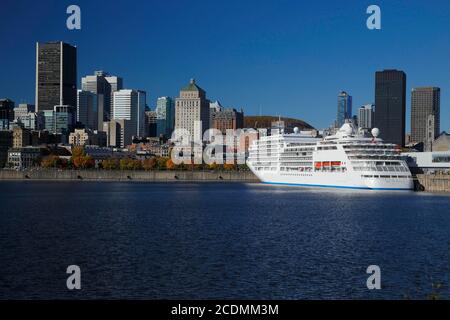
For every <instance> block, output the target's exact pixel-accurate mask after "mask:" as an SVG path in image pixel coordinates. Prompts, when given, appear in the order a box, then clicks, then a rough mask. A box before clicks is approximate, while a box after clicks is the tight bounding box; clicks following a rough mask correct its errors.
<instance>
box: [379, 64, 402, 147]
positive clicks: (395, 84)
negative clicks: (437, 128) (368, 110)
mask: <svg viewBox="0 0 450 320" xmlns="http://www.w3.org/2000/svg"><path fill="white" fill-rule="evenodd" d="M405 98H406V74H405V73H404V72H403V71H399V70H383V71H377V72H376V73H375V106H376V110H375V117H374V120H375V121H374V126H375V127H377V128H378V129H380V137H381V138H382V139H383V140H384V141H385V142H390V143H395V144H398V145H400V146H404V145H405V112H406V101H405Z"/></svg>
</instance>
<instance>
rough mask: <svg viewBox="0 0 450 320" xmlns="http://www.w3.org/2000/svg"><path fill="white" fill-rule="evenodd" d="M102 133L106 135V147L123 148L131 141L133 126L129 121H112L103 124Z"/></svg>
mask: <svg viewBox="0 0 450 320" xmlns="http://www.w3.org/2000/svg"><path fill="white" fill-rule="evenodd" d="M103 131H104V132H105V133H106V145H107V146H108V147H116V148H125V147H126V146H128V145H130V144H131V143H132V141H133V134H134V132H135V126H134V125H133V124H132V123H131V121H130V120H125V119H121V120H116V119H112V120H111V121H108V122H104V123H103Z"/></svg>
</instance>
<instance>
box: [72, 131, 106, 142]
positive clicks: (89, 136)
mask: <svg viewBox="0 0 450 320" xmlns="http://www.w3.org/2000/svg"><path fill="white" fill-rule="evenodd" d="M106 143H107V137H106V132H103V131H98V130H91V129H86V128H84V129H75V130H74V132H72V133H70V135H69V144H71V145H73V146H85V145H96V146H99V147H105V146H106Z"/></svg>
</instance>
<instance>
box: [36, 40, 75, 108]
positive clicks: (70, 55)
mask: <svg viewBox="0 0 450 320" xmlns="http://www.w3.org/2000/svg"><path fill="white" fill-rule="evenodd" d="M76 103H77V49H76V47H74V46H72V45H70V44H67V43H64V42H61V41H59V42H47V43H36V111H44V110H50V111H52V110H53V109H54V106H56V105H70V106H73V107H75V106H76Z"/></svg>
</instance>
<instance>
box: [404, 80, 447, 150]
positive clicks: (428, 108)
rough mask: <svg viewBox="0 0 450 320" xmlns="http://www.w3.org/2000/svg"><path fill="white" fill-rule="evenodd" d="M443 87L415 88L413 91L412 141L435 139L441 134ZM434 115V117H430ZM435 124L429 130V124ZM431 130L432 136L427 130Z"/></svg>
mask: <svg viewBox="0 0 450 320" xmlns="http://www.w3.org/2000/svg"><path fill="white" fill-rule="evenodd" d="M440 98H441V89H439V88H436V87H420V88H413V89H412V91H411V142H413V143H420V142H424V143H425V142H426V141H427V140H429V139H432V140H434V139H435V138H436V137H437V136H438V135H439V134H440ZM430 116H432V118H430ZM430 120H432V121H430ZM431 124H433V126H432V128H429V129H428V130H427V125H428V127H430V125H431ZM429 130H431V133H430V134H431V136H428V135H427V132H428V131H429Z"/></svg>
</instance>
